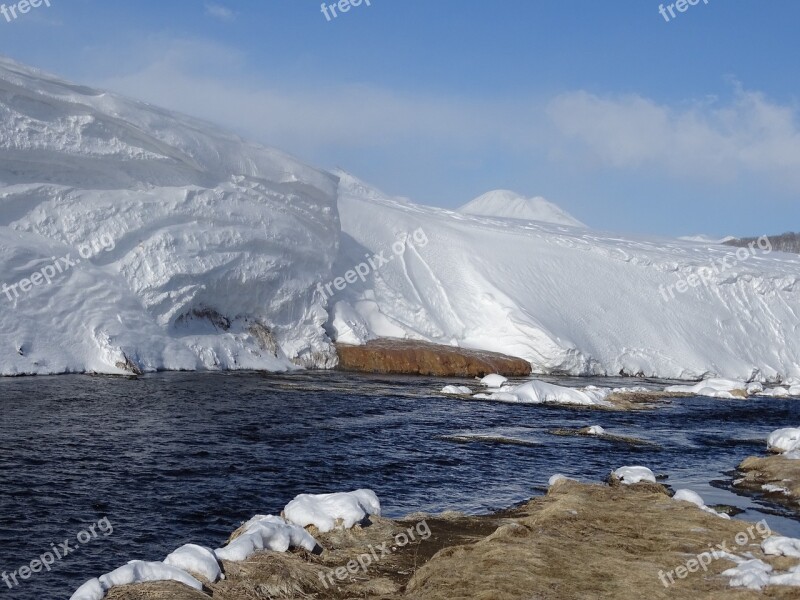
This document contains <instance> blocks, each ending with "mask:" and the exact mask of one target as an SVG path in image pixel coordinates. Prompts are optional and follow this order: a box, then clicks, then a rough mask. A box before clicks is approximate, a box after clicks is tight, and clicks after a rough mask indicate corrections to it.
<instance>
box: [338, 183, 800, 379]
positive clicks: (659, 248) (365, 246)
mask: <svg viewBox="0 0 800 600" xmlns="http://www.w3.org/2000/svg"><path fill="white" fill-rule="evenodd" d="M339 175H340V177H341V183H340V187H339V213H340V217H341V220H342V231H343V241H342V249H341V252H340V256H339V260H338V262H337V265H336V266H335V267H334V270H341V271H342V272H343V270H344V269H347V268H351V267H352V266H353V265H356V264H358V263H359V262H361V261H362V260H363V257H364V255H365V254H367V253H376V252H380V251H383V250H387V249H388V248H389V247H390V246H391V244H392V243H393V242H394V241H395V240H398V239H407V238H408V237H409V235H410V233H411V232H414V231H416V230H417V229H419V228H422V229H423V230H424V232H425V236H426V238H427V239H428V243H427V244H426V245H425V246H424V247H418V246H417V247H415V246H412V245H408V246H407V247H406V249H405V251H404V252H403V253H402V254H400V255H398V256H396V257H395V258H394V260H393V261H392V262H391V263H390V264H388V265H386V266H384V267H383V268H382V269H380V270H378V271H376V272H374V273H372V274H371V275H370V278H369V280H368V281H367V282H365V283H364V284H362V283H361V282H357V283H356V284H354V285H350V286H348V287H347V288H346V289H345V290H343V291H342V292H340V293H339V294H337V295H336V296H335V297H334V298H333V299H332V302H331V304H332V306H333V315H332V319H333V320H334V321H337V320H338V322H339V323H346V325H347V328H348V334H349V336H350V337H351V338H352V337H357V336H360V341H364V340H366V339H370V338H374V337H397V338H410V339H421V340H427V341H431V342H437V343H443V344H454V345H459V346H462V347H465V348H473V349H482V350H491V351H495V352H502V353H505V354H510V355H513V356H519V357H522V358H524V359H526V360H529V361H530V362H531V364H532V365H533V369H534V372H535V373H569V374H572V375H618V374H620V373H621V374H626V375H644V376H655V377H664V378H674V379H690V380H697V379H701V378H703V377H708V376H722V377H730V378H736V379H740V380H743V381H750V380H752V379H760V380H781V379H784V378H789V377H792V376H794V377H796V376H798V375H800V338H799V337H798V336H797V335H795V334H796V332H797V330H798V326H800V320H799V319H798V309H797V307H798V306H800V285H798V283H799V282H800V258H798V257H797V256H794V255H789V254H782V253H778V252H773V253H771V254H763V253H760V254H757V255H754V256H751V257H749V258H748V259H747V260H745V261H742V262H741V263H740V264H738V265H736V266H734V267H733V268H731V269H728V270H725V271H721V272H720V273H711V274H710V275H709V274H708V273H707V271H710V267H711V266H712V265H716V264H719V263H720V261H721V260H722V259H723V258H724V257H728V256H730V255H731V253H732V251H735V249H732V248H729V247H725V246H718V245H714V244H708V243H699V242H690V241H681V240H674V239H644V238H637V237H623V236H617V235H613V234H608V233H603V232H598V231H592V230H588V229H578V228H575V227H567V226H560V225H555V224H548V223H542V222H521V221H512V220H510V219H502V218H496V217H482V216H476V215H468V214H464V213H460V212H452V211H448V210H443V209H437V208H431V207H425V206H420V205H415V204H412V203H410V202H406V201H403V202H399V201H396V200H393V199H392V198H389V197H386V196H384V195H381V194H380V193H379V192H377V191H376V190H374V189H369V191H368V192H367V193H365V189H368V188H369V186H367V185H366V184H364V183H363V182H360V181H358V180H357V179H355V178H354V177H352V176H350V175H348V174H346V173H339ZM701 272H704V273H705V274H706V279H707V281H708V284H707V285H705V284H704V285H700V286H698V287H689V289H688V290H687V291H686V292H685V293H675V294H674V297H670V296H669V295H668V294H666V293H665V290H666V289H667V288H666V286H669V285H672V286H673V290H674V288H675V284H676V282H678V281H683V280H686V279H687V278H688V277H690V276H692V275H699V274H700V273H701ZM334 329H336V328H334ZM334 333H335V332H334ZM355 341H359V340H355ZM348 342H349V343H353V342H354V340H353V339H348Z"/></svg>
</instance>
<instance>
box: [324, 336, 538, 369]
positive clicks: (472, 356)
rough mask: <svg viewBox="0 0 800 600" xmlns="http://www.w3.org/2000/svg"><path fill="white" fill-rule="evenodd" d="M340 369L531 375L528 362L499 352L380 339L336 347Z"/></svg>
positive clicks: (413, 341)
mask: <svg viewBox="0 0 800 600" xmlns="http://www.w3.org/2000/svg"><path fill="white" fill-rule="evenodd" d="M336 350H337V352H338V354H339V367H338V368H339V369H341V370H343V371H354V372H357V373H379V374H395V375H423V376H434V377H484V376H486V375H489V374H491V373H499V374H500V375H505V376H506V377H526V376H528V375H530V374H531V365H530V363H529V362H528V361H526V360H523V359H521V358H516V357H513V356H506V355H505V354H498V353H496V352H485V351H482V350H468V349H465V348H456V347H454V346H442V345H439V344H430V343H428V342H420V341H415V340H395V339H380V340H372V341H370V342H367V343H366V344H365V345H363V346H350V345H347V344H337V345H336Z"/></svg>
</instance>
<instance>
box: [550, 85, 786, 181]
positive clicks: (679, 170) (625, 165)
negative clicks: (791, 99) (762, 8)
mask: <svg viewBox="0 0 800 600" xmlns="http://www.w3.org/2000/svg"><path fill="white" fill-rule="evenodd" d="M548 114H549V115H550V117H551V118H552V120H553V122H554V124H555V126H556V127H557V129H558V131H559V133H560V134H561V135H562V137H563V138H564V139H563V140H562V141H563V142H564V143H566V144H568V145H569V147H570V150H571V152H569V154H571V155H572V156H574V157H576V158H577V159H578V160H581V161H583V162H584V163H586V164H592V163H593V164H595V165H600V166H603V167H608V168H612V169H646V170H659V171H661V172H665V173H668V174H670V175H671V176H673V177H675V178H679V179H693V180H697V179H700V180H706V181H712V182H713V181H717V182H732V181H735V180H736V179H737V178H738V177H739V176H740V175H743V174H750V175H753V174H755V175H759V176H762V177H766V178H767V179H769V180H770V181H772V182H774V183H778V184H781V185H786V186H789V187H790V188H793V189H795V190H800V127H798V110H797V107H795V106H790V105H782V104H779V103H776V102H774V101H771V100H770V99H768V98H767V97H766V96H765V95H764V94H762V93H760V92H756V91H747V90H744V89H742V87H741V86H740V85H738V84H737V85H736V86H735V90H734V94H733V96H732V98H731V99H729V100H726V101H723V100H720V99H717V98H711V99H706V100H702V101H695V102H690V103H688V104H684V105H681V106H677V107H676V106H669V105H667V104H660V103H658V102H655V101H654V100H651V99H648V98H644V97H642V96H639V95H625V96H600V95H596V94H591V93H588V92H586V91H578V92H570V93H566V94H563V95H560V96H558V97H557V98H555V99H554V100H552V101H551V102H550V105H549V107H548Z"/></svg>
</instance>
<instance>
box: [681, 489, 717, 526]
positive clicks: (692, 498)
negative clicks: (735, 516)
mask: <svg viewBox="0 0 800 600" xmlns="http://www.w3.org/2000/svg"><path fill="white" fill-rule="evenodd" d="M672 499H673V500H681V501H683V502H690V503H691V504H694V505H695V506H696V507H697V508H699V509H700V510H702V511H704V512H707V513H709V514H712V515H715V516H717V517H721V518H723V519H730V518H731V517H730V515H726V514H725V513H721V512H717V511H715V510H714V509H713V508H710V507H708V506H706V503H705V502H704V501H703V498H702V497H701V496H700V494H698V493H697V492H693V491H692V490H686V489H683V490H678V491H677V492H675V495H674V496H673V497H672Z"/></svg>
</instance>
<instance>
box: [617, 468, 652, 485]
mask: <svg viewBox="0 0 800 600" xmlns="http://www.w3.org/2000/svg"><path fill="white" fill-rule="evenodd" d="M614 475H615V476H616V477H617V479H619V480H620V482H621V483H623V484H624V485H633V484H634V483H639V482H640V481H648V482H650V483H655V482H656V476H655V475H654V474H653V472H652V471H651V470H650V469H648V468H647V467H640V466H635V467H620V468H619V469H617V470H616V471H614Z"/></svg>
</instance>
